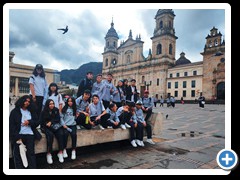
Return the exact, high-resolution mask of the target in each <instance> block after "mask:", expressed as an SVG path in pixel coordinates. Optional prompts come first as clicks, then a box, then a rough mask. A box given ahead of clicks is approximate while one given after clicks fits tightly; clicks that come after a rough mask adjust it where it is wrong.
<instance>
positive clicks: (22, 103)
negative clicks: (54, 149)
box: [9, 95, 42, 169]
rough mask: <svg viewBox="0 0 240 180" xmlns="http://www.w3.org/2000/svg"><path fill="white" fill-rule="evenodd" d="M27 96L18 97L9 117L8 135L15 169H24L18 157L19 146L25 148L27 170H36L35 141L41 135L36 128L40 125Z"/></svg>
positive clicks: (30, 100)
mask: <svg viewBox="0 0 240 180" xmlns="http://www.w3.org/2000/svg"><path fill="white" fill-rule="evenodd" d="M34 107H35V106H34V105H33V102H32V99H31V97H30V96H29V95H24V96H22V97H20V98H19V99H18V100H17V102H16V103H15V108H14V109H13V110H12V111H11V113H10V117H9V135H10V141H11V145H12V152H13V160H14V164H15V168H16V169H23V168H25V167H24V165H23V162H22V159H21V156H20V150H19V146H20V145H21V144H22V143H23V144H24V145H25V146H26V149H27V151H26V156H27V162H28V166H27V167H26V168H28V169H36V167H37V165H36V156H35V142H34V141H35V139H36V140H40V139H41V138H42V136H41V134H40V133H39V132H38V131H37V129H36V127H37V126H38V125H39V124H40V121H39V118H38V117H37V114H36V111H35V109H34Z"/></svg>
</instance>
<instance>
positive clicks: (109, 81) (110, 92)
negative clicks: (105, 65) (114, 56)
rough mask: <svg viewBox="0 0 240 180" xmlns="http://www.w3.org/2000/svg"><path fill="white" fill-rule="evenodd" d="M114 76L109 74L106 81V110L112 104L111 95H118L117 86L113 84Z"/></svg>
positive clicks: (104, 102)
mask: <svg viewBox="0 0 240 180" xmlns="http://www.w3.org/2000/svg"><path fill="white" fill-rule="evenodd" d="M112 79H113V75H112V74H111V73H108V75H107V79H106V80H105V81H104V91H103V98H102V101H103V105H104V108H105V109H107V108H108V107H109V104H110V100H111V95H112V96H113V95H114V94H116V93H118V91H117V90H116V88H115V86H114V85H113V83H112Z"/></svg>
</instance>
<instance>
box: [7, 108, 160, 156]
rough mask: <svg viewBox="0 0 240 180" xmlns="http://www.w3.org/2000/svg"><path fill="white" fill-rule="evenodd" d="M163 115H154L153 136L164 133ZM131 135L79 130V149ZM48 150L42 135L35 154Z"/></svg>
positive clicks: (55, 141) (106, 131)
mask: <svg viewBox="0 0 240 180" xmlns="http://www.w3.org/2000/svg"><path fill="white" fill-rule="evenodd" d="M162 122H163V114H162V113H153V114H152V116H151V118H150V124H151V126H152V133H153V135H160V134H161V132H162ZM145 134H146V133H145ZM129 137H130V133H129V131H128V130H122V129H121V128H118V129H104V130H100V129H91V130H86V129H81V130H77V147H82V146H89V145H94V144H100V143H106V142H113V141H120V140H126V139H129ZM67 148H71V137H70V136H69V139H68V144H67ZM46 150H47V142H46V136H45V134H42V139H41V140H40V141H35V153H36V154H38V153H44V152H46ZM53 150H54V151H55V150H58V145H57V140H56V139H55V138H54V141H53ZM11 157H12V151H11V145H10V143H9V158H11Z"/></svg>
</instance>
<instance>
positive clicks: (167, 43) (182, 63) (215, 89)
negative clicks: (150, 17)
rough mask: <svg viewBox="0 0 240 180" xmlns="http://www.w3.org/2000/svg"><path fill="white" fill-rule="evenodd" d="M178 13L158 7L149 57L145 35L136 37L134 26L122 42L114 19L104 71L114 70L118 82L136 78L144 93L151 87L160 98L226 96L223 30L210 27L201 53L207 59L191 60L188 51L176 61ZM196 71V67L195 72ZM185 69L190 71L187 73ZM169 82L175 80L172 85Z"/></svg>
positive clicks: (153, 93)
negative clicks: (133, 33)
mask: <svg viewBox="0 0 240 180" xmlns="http://www.w3.org/2000/svg"><path fill="white" fill-rule="evenodd" d="M174 17H175V14H174V12H173V11H172V9H159V10H158V11H157V14H156V15H155V22H156V25H155V29H154V33H153V37H151V40H152V50H151V49H149V54H148V57H146V58H145V57H144V56H143V43H144V42H143V41H142V40H141V36H140V35H137V36H136V39H133V37H132V31H131V30H130V32H129V36H128V39H127V40H126V41H121V42H120V45H119V46H118V40H119V37H118V34H117V33H116V30H115V29H114V23H113V22H112V23H111V28H110V29H109V30H108V32H107V34H106V36H105V47H104V52H103V53H102V55H103V69H102V73H103V75H104V76H105V75H107V73H109V72H110V73H112V74H113V76H114V84H115V85H116V82H117V81H118V80H120V79H128V80H129V81H130V80H131V79H136V82H137V83H136V84H137V89H138V90H139V91H140V95H141V96H142V95H143V91H144V90H145V89H148V90H149V91H150V94H151V96H157V97H158V98H159V97H160V96H163V97H164V98H166V97H167V96H168V95H172V96H175V98H176V99H177V100H180V99H181V97H182V96H183V95H184V99H185V100H193V99H196V98H198V96H199V95H200V93H201V92H202V93H203V95H204V96H205V97H206V99H207V100H210V99H212V97H214V96H216V97H217V98H218V99H224V94H225V83H224V82H225V61H224V60H225V58H224V57H225V42H224V40H223V41H222V39H221V37H222V35H221V33H220V32H218V31H217V29H216V28H215V27H213V29H212V30H210V32H211V34H210V35H208V36H207V37H206V45H205V48H204V52H202V53H201V54H202V55H203V61H200V62H196V63H191V61H189V60H188V59H186V58H185V54H184V53H181V55H180V56H181V57H180V58H179V59H178V60H177V61H176V59H175V52H176V40H177V39H178V37H176V36H175V29H174ZM193 71H195V73H194V74H193ZM185 72H187V75H184V73H185ZM176 73H179V77H170V74H176ZM180 74H181V75H180ZM184 81H186V82H184ZM192 81H195V82H194V83H193V84H195V85H192ZM175 82H178V83H177V84H178V87H177V88H175ZM183 82H184V83H186V88H183V86H182V85H183ZM169 83H171V84H172V85H171V88H170V89H169V88H168V84H169ZM173 83H174V84H173ZM176 91H178V92H177V93H176ZM184 91H186V92H184ZM193 91H194V92H193ZM185 93H186V95H185Z"/></svg>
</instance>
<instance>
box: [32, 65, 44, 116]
mask: <svg viewBox="0 0 240 180" xmlns="http://www.w3.org/2000/svg"><path fill="white" fill-rule="evenodd" d="M29 87H30V94H31V96H32V100H33V102H34V103H35V105H36V108H37V109H36V113H37V116H38V118H39V117H40V113H41V111H42V107H43V99H44V97H45V96H47V92H48V84H47V81H46V79H45V72H44V69H43V66H42V65H41V64H37V65H36V66H35V68H34V70H33V73H32V75H31V76H30V78H29Z"/></svg>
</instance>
